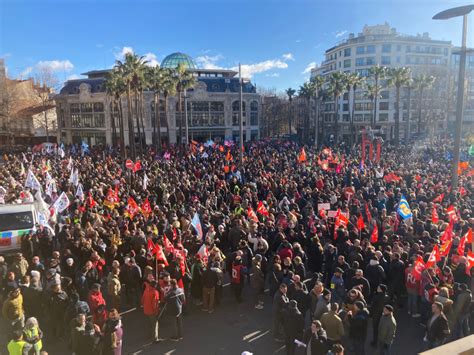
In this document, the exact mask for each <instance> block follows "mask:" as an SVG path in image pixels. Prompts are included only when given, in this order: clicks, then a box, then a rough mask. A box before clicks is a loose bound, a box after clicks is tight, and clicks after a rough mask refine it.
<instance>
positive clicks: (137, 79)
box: [115, 53, 146, 159]
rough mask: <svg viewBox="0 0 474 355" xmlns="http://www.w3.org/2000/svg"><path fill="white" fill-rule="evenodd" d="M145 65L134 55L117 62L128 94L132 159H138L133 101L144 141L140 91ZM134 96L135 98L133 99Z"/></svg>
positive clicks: (117, 68) (117, 67)
mask: <svg viewBox="0 0 474 355" xmlns="http://www.w3.org/2000/svg"><path fill="white" fill-rule="evenodd" d="M145 63H146V61H145V60H144V59H143V57H139V56H137V55H136V54H134V53H127V54H125V59H124V61H123V62H122V61H120V60H117V61H116V64H115V69H116V70H117V72H118V73H119V75H120V76H121V78H122V80H123V82H124V86H125V92H126V94H127V118H128V136H129V145H130V154H131V157H132V159H135V157H136V147H135V128H134V124H133V109H132V106H133V101H135V108H136V110H135V117H136V121H137V129H138V135H139V139H140V142H141V141H142V137H141V132H140V119H139V115H138V100H137V99H138V91H139V90H143V83H144V81H145V79H144V77H145V75H144V73H145ZM132 94H133V97H132Z"/></svg>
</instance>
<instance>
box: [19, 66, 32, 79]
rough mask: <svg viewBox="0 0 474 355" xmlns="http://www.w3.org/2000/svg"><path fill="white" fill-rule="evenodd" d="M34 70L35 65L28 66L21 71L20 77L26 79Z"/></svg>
mask: <svg viewBox="0 0 474 355" xmlns="http://www.w3.org/2000/svg"><path fill="white" fill-rule="evenodd" d="M32 71H33V67H27V68H25V70H23V71H22V72H21V73H20V79H25V78H26V77H27V76H28V75H30V74H31V72H32Z"/></svg>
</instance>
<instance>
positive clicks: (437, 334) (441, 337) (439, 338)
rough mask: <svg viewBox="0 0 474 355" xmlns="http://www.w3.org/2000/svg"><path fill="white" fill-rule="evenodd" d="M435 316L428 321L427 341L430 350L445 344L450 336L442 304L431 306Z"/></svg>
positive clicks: (437, 303)
mask: <svg viewBox="0 0 474 355" xmlns="http://www.w3.org/2000/svg"><path fill="white" fill-rule="evenodd" d="M431 311H432V312H433V316H432V317H431V318H430V320H429V321H428V327H427V333H426V340H427V341H428V348H429V349H433V348H436V347H438V346H440V345H442V344H444V343H445V341H446V339H447V338H448V336H449V334H450V333H451V331H450V329H449V324H448V319H447V318H446V316H445V315H444V313H443V305H442V304H441V303H440V302H435V303H433V305H432V306H431Z"/></svg>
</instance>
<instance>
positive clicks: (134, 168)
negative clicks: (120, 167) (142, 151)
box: [132, 160, 142, 173]
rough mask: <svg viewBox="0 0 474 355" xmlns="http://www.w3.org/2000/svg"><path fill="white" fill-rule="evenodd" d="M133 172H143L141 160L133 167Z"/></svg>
mask: <svg viewBox="0 0 474 355" xmlns="http://www.w3.org/2000/svg"><path fill="white" fill-rule="evenodd" d="M132 170H133V172H134V173H136V172H137V171H139V170H142V163H141V162H140V160H137V162H136V163H135V164H134V165H133V169H132Z"/></svg>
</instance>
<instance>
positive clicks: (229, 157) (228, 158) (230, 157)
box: [225, 150, 233, 161]
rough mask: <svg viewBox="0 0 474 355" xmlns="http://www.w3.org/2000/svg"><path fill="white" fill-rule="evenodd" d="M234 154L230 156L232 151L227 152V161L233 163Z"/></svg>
mask: <svg viewBox="0 0 474 355" xmlns="http://www.w3.org/2000/svg"><path fill="white" fill-rule="evenodd" d="M232 159H233V158H232V154H230V150H228V151H227V155H226V156H225V160H227V161H232Z"/></svg>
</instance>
